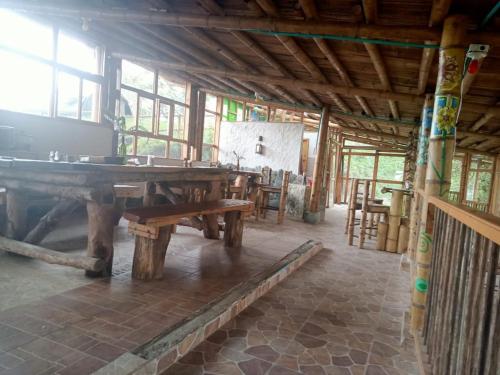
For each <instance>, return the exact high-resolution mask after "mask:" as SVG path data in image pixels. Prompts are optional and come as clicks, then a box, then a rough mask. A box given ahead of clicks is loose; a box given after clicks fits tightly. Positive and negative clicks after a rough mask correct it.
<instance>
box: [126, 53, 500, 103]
mask: <svg viewBox="0 0 500 375" xmlns="http://www.w3.org/2000/svg"><path fill="white" fill-rule="evenodd" d="M121 57H123V58H128V59H131V60H135V61H142V62H150V63H153V64H156V65H157V66H161V67H163V68H165V69H170V70H180V71H184V72H188V73H202V74H209V75H216V76H218V77H225V78H236V79H239V80H243V81H252V82H262V81H266V82H268V83H275V84H278V85H280V86H285V87H291V88H299V87H300V88H306V89H311V90H317V91H332V92H334V93H337V94H339V95H346V96H354V95H360V96H364V97H366V98H374V99H377V98H378V99H392V100H397V101H405V102H409V103H414V104H422V103H423V101H424V97H422V96H420V95H415V94H407V93H395V92H388V91H384V90H377V89H365V88H357V87H345V86H337V85H334V84H331V83H324V82H317V81H304V80H301V79H295V78H293V79H292V78H283V77H277V76H266V75H263V74H260V75H259V74H252V73H246V72H240V71H234V70H231V69H227V68H211V67H204V66H199V65H193V64H186V63H172V62H167V61H161V60H154V59H144V58H140V57H134V56H126V55H122V56H121ZM465 105H467V103H465V104H464V106H465ZM473 106H474V108H475V109H479V108H481V109H485V108H488V106H484V105H477V104H474V105H473ZM499 109H500V108H499Z"/></svg>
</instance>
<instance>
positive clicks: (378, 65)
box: [363, 0, 400, 132]
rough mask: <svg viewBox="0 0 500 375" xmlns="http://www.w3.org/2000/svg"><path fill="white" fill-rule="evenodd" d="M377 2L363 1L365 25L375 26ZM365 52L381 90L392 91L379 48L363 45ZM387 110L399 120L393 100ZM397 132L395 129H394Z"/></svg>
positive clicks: (372, 45)
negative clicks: (378, 80)
mask: <svg viewBox="0 0 500 375" xmlns="http://www.w3.org/2000/svg"><path fill="white" fill-rule="evenodd" d="M377 6H378V4H377V0H369V1H363V12H364V15H365V22H366V24H376V23H377V18H378V9H377ZM364 45H365V48H366V51H367V52H368V55H369V56H370V60H371V61H372V63H373V66H374V67H375V71H376V72H377V75H378V77H379V79H380V82H381V83H382V88H383V89H384V90H386V91H392V86H391V81H390V80H389V75H388V74H387V69H386V66H385V63H384V59H383V58H382V55H381V54H380V51H379V48H378V46H377V45H376V44H370V43H364ZM388 102H389V108H390V110H391V114H392V117H394V118H395V119H396V120H398V119H399V117H400V116H399V109H398V105H397V103H396V102H395V101H394V100H389V101H388ZM394 131H395V132H397V129H396V128H394Z"/></svg>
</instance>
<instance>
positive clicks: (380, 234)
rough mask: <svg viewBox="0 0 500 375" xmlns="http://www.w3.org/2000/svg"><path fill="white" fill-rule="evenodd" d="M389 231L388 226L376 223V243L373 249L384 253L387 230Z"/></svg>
mask: <svg viewBox="0 0 500 375" xmlns="http://www.w3.org/2000/svg"><path fill="white" fill-rule="evenodd" d="M388 229H389V224H387V223H378V225H377V243H376V245H375V248H376V249H377V250H381V251H385V243H386V240H387V230H388Z"/></svg>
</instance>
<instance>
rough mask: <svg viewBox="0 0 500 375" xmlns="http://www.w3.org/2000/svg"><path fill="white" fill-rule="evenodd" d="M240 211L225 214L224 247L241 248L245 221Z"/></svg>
mask: <svg viewBox="0 0 500 375" xmlns="http://www.w3.org/2000/svg"><path fill="white" fill-rule="evenodd" d="M241 217H242V213H241V212H240V211H230V212H226V213H225V214H224V221H225V222H226V226H225V228H224V246H226V247H232V248H240V247H241V242H242V240H243V220H242V219H241Z"/></svg>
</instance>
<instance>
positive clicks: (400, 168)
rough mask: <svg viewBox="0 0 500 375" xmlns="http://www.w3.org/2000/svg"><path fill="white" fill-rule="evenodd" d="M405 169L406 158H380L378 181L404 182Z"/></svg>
mask: <svg viewBox="0 0 500 375" xmlns="http://www.w3.org/2000/svg"><path fill="white" fill-rule="evenodd" d="M360 157H363V156H360ZM404 167H405V159H404V157H394V156H379V159H378V174H377V180H394V181H403V173H404Z"/></svg>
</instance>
